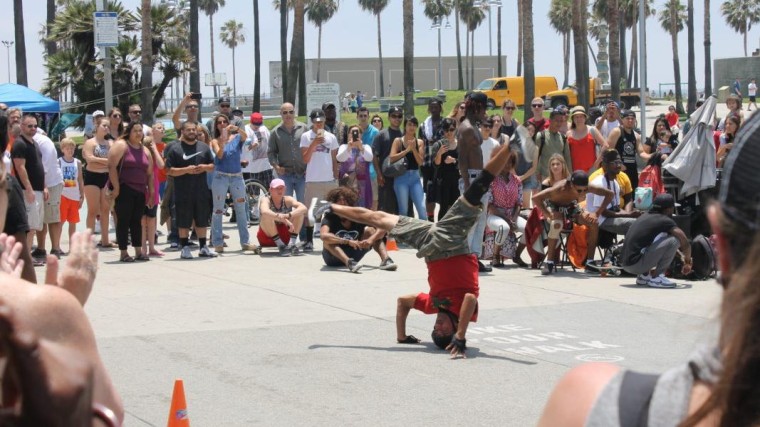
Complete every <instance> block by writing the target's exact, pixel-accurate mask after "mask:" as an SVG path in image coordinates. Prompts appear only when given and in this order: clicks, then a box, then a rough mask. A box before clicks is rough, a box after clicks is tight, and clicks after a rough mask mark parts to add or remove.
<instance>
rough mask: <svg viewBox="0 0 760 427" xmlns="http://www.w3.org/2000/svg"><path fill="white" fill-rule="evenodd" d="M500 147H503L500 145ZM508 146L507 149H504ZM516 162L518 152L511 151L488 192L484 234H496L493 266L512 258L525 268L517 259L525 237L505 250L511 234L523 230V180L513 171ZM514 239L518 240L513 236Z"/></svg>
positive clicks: (525, 265) (502, 263)
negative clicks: (521, 213) (521, 214)
mask: <svg viewBox="0 0 760 427" xmlns="http://www.w3.org/2000/svg"><path fill="white" fill-rule="evenodd" d="M502 149H503V148H502ZM507 149H508V148H507ZM516 163H517V153H515V152H512V153H510V155H509V160H507V164H506V165H505V166H504V169H502V171H501V173H500V174H499V175H497V176H496V177H495V178H494V180H493V182H491V191H490V193H489V198H488V221H487V222H486V225H487V228H486V235H488V234H489V233H490V234H495V236H494V248H493V261H492V263H491V265H492V266H494V267H503V266H504V260H503V258H504V257H508V258H512V261H513V262H514V263H515V264H517V265H519V266H520V267H527V266H528V264H526V263H525V261H523V260H522V259H521V258H520V254H521V253H522V251H523V249H525V236H524V235H523V236H521V237H520V241H519V243H518V244H517V247H516V248H515V247H514V246H512V248H510V249H513V250H510V251H507V248H506V247H505V243H507V241H508V239H509V238H510V235H512V237H514V235H515V232H516V231H520V232H524V231H525V223H526V221H525V218H523V217H521V216H520V208H521V207H522V183H521V182H520V178H519V177H518V176H517V175H516V174H515V164H516ZM513 241H515V242H516V241H517V239H513Z"/></svg>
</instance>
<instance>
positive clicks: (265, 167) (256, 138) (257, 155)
mask: <svg viewBox="0 0 760 427" xmlns="http://www.w3.org/2000/svg"><path fill="white" fill-rule="evenodd" d="M245 133H246V135H248V139H247V140H246V141H245V144H243V153H242V154H241V157H240V158H241V162H242V163H241V164H242V165H243V180H248V179H255V180H257V181H259V182H260V183H261V184H263V185H264V187H267V188H268V187H269V183H270V182H272V179H274V176H273V175H272V165H271V164H270V163H269V157H267V151H268V150H269V129H267V127H266V126H264V117H263V116H262V115H261V113H258V112H257V113H253V114H251V123H249V124H247V125H246V126H245ZM256 191H258V190H256ZM245 203H246V206H245V211H246V212H247V213H248V214H249V218H248V221H249V224H254V223H257V221H259V218H260V214H259V207H258V206H248V199H247V198H246V202H245ZM233 219H234V221H233ZM236 221H237V216H236V214H235V212H234V211H233V212H232V217H231V218H230V222H236Z"/></svg>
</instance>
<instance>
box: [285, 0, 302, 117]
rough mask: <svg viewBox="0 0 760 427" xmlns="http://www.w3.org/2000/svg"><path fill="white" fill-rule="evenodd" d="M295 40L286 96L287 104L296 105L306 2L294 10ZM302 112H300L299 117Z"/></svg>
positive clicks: (300, 0) (292, 46)
mask: <svg viewBox="0 0 760 427" xmlns="http://www.w3.org/2000/svg"><path fill="white" fill-rule="evenodd" d="M293 12H294V19H293V39H292V40H291V42H290V64H288V82H289V83H290V84H289V85H288V91H287V92H286V94H285V102H290V103H295V101H296V91H297V90H298V75H299V72H298V71H299V68H300V66H301V54H302V52H303V42H304V35H303V31H304V15H305V14H304V0H296V1H295V7H294V8H293ZM301 113H302V112H301V111H299V115H302V114H301Z"/></svg>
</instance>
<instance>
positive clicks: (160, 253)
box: [148, 250, 166, 257]
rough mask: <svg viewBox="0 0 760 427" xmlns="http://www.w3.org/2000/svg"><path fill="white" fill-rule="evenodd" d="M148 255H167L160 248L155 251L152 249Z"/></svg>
mask: <svg viewBox="0 0 760 427" xmlns="http://www.w3.org/2000/svg"><path fill="white" fill-rule="evenodd" d="M148 255H149V256H158V257H162V256H164V255H166V254H165V253H163V252H161V251H159V250H155V251H150V252H149V253H148Z"/></svg>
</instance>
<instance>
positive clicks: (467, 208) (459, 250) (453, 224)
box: [389, 197, 482, 262]
mask: <svg viewBox="0 0 760 427" xmlns="http://www.w3.org/2000/svg"><path fill="white" fill-rule="evenodd" d="M481 212H482V209H481V208H480V207H477V206H472V205H470V204H469V203H467V202H466V201H465V200H464V197H460V198H458V199H457V201H456V202H454V204H453V205H452V206H451V208H450V209H449V210H448V212H446V215H445V216H444V217H443V218H441V219H440V220H439V221H438V222H437V223H432V222H430V221H426V220H422V219H417V218H409V217H406V216H400V217H399V220H398V223H397V224H396V226H395V227H393V229H392V230H391V231H390V233H389V234H390V236H391V237H394V238H395V239H397V240H399V241H402V242H405V243H407V244H409V245H411V246H413V247H415V248H417V258H423V257H424V258H425V260H426V261H427V262H430V261H435V260H439V259H444V258H451V257H453V256H456V255H465V254H469V253H471V252H472V251H471V250H470V244H469V242H468V240H467V235H468V234H469V232H470V229H471V228H472V226H473V225H475V222H476V221H477V220H478V218H479V217H480V213H481Z"/></svg>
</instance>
